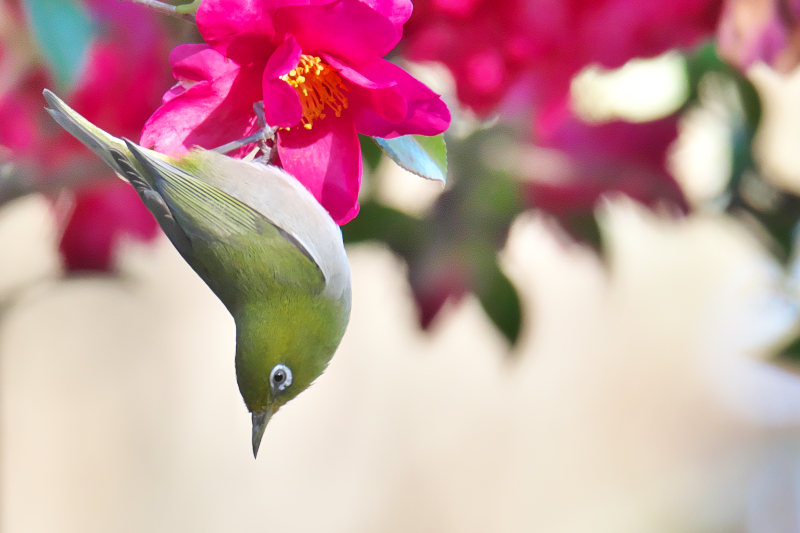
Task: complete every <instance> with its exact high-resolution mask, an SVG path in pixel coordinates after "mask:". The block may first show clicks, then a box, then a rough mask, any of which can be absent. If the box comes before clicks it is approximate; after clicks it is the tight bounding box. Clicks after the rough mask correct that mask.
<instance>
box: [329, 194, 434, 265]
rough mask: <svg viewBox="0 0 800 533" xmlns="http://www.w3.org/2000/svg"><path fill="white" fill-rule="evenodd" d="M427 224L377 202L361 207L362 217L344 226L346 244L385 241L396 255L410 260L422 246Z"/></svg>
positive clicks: (360, 213) (363, 204) (366, 203)
mask: <svg viewBox="0 0 800 533" xmlns="http://www.w3.org/2000/svg"><path fill="white" fill-rule="evenodd" d="M425 226H426V223H425V222H424V221H422V220H418V219H415V218H414V217H412V216H409V215H406V214H405V213H401V212H400V211H398V210H396V209H392V208H391V207H387V206H385V205H382V204H379V203H377V202H373V201H367V202H364V203H362V204H361V210H360V211H359V212H358V216H357V217H356V218H354V219H353V220H351V221H350V222H348V223H347V224H345V225H344V226H342V228H341V229H342V238H343V239H344V242H345V243H346V244H353V243H358V242H365V241H383V242H385V243H386V245H387V246H389V248H391V249H392V250H393V251H394V252H395V253H397V254H399V255H401V256H403V257H405V258H408V257H409V256H412V255H414V253H416V252H417V250H418V248H419V247H420V246H421V237H422V236H424V235H425V234H426V233H427V232H426V230H425Z"/></svg>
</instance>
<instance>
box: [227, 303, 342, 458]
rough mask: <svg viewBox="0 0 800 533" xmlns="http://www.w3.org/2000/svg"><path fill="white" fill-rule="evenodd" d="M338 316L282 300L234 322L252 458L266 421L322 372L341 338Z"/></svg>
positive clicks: (327, 306)
mask: <svg viewBox="0 0 800 533" xmlns="http://www.w3.org/2000/svg"><path fill="white" fill-rule="evenodd" d="M340 315H341V313H339V312H337V306H336V305H335V304H334V303H333V302H330V301H324V300H319V299H317V300H315V301H313V302H311V301H308V302H304V301H303V299H302V298H287V299H284V300H283V301H282V302H281V304H280V305H275V302H274V301H272V302H268V305H267V304H266V303H265V304H262V305H261V306H259V308H254V309H250V310H249V311H248V312H246V313H244V314H241V315H240V316H237V317H236V378H237V381H238V382H239V390H240V392H241V393H242V397H243V398H244V402H245V404H246V405H247V409H248V410H249V411H250V412H251V413H252V418H253V433H252V441H253V455H257V454H258V448H259V445H260V444H261V438H262V436H263V435H264V430H265V429H266V427H267V423H268V422H269V420H270V418H272V416H273V415H274V414H275V413H276V412H277V411H278V409H280V408H281V406H283V405H284V404H285V403H286V402H288V401H289V400H291V399H292V398H294V397H295V396H297V395H298V394H300V393H301V392H303V391H304V390H305V389H307V388H308V386H309V385H311V383H312V382H313V381H314V380H315V379H316V378H317V377H319V376H320V374H322V372H323V371H324V370H325V367H326V366H327V365H328V362H329V361H330V359H331V357H333V354H334V352H335V351H336V347H337V346H338V345H339V341H340V340H341V338H342V335H343V334H344V328H345V326H346V322H343V321H342V319H341V316H340ZM345 318H346V317H345Z"/></svg>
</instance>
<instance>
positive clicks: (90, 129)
mask: <svg viewBox="0 0 800 533" xmlns="http://www.w3.org/2000/svg"><path fill="white" fill-rule="evenodd" d="M44 97H45V100H47V104H48V105H49V106H50V107H48V108H47V112H48V113H50V116H52V117H53V118H54V119H55V121H56V122H58V123H59V124H60V125H61V126H62V127H63V128H64V129H65V130H67V131H68V132H69V133H71V134H72V135H73V136H75V138H77V139H78V140H79V141H81V142H82V143H83V144H85V145H86V146H87V147H89V148H90V149H91V150H92V151H93V152H94V153H96V154H97V155H98V156H100V158H101V159H102V160H103V161H105V162H106V164H107V165H108V166H110V167H111V168H112V169H114V171H115V172H116V173H117V175H118V176H119V177H120V178H122V179H124V180H126V181H127V179H126V178H125V172H124V170H123V169H122V168H121V167H120V165H119V163H118V162H117V159H118V157H117V158H115V157H113V155H112V154H113V153H114V152H117V153H119V154H121V155H122V156H123V157H124V159H126V160H127V161H128V162H129V163H131V164H133V165H134V166H136V167H138V166H139V165H138V163H137V162H136V159H135V158H134V157H133V154H131V152H130V150H128V147H127V146H126V145H125V143H124V142H123V141H122V140H121V139H118V138H116V137H114V136H113V135H109V134H108V133H106V132H105V131H103V130H101V129H100V128H98V127H97V126H95V125H94V124H92V123H91V122H89V121H88V120H86V119H85V118H83V117H82V116H81V115H79V114H78V113H77V112H75V111H74V110H73V109H72V108H70V107H69V106H68V105H67V104H65V103H64V101H63V100H61V98H59V97H58V96H56V95H55V94H54V93H53V92H51V91H50V90H48V89H45V90H44Z"/></svg>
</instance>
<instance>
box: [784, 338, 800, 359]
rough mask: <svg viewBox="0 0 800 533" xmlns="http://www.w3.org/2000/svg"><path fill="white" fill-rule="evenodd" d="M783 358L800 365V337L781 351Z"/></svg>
mask: <svg viewBox="0 0 800 533" xmlns="http://www.w3.org/2000/svg"><path fill="white" fill-rule="evenodd" d="M781 358H783V359H788V360H790V361H793V362H794V363H800V336H798V337H797V338H796V339H794V340H793V341H792V342H791V343H790V344H789V345H788V346H787V347H786V348H784V349H783V350H782V351H781Z"/></svg>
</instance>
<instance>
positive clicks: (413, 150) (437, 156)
mask: <svg viewBox="0 0 800 533" xmlns="http://www.w3.org/2000/svg"><path fill="white" fill-rule="evenodd" d="M375 142H376V143H378V146H380V147H381V148H383V151H384V152H386V155H388V156H389V157H391V158H392V159H393V160H394V162H395V163H397V164H398V165H400V166H401V167H403V168H404V169H406V170H408V171H409V172H412V173H414V174H416V175H417V176H420V177H422V178H425V179H429V180H434V181H441V182H442V183H445V182H446V181H447V147H446V145H445V142H444V135H436V136H433V137H427V136H424V135H403V136H402V137H395V138H394V139H384V138H382V137H375Z"/></svg>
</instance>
